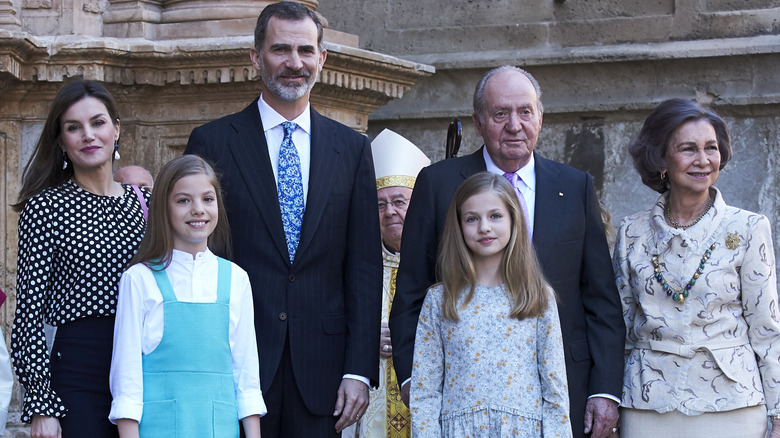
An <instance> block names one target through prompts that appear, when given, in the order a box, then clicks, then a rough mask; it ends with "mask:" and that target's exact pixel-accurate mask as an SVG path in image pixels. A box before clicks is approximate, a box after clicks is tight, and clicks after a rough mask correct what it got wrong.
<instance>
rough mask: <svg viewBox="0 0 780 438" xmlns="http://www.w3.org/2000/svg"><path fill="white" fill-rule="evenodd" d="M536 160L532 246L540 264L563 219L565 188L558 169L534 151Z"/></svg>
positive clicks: (554, 239) (553, 242) (553, 241)
mask: <svg viewBox="0 0 780 438" xmlns="http://www.w3.org/2000/svg"><path fill="white" fill-rule="evenodd" d="M534 160H535V162H536V168H535V171H536V201H535V202H536V206H535V213H534V237H533V241H534V247H535V248H536V255H537V257H538V258H539V261H540V263H541V264H542V266H544V265H545V263H544V261H543V260H544V259H545V258H546V256H547V253H548V252H549V251H548V250H549V249H550V248H552V245H554V244H555V241H556V238H557V232H556V230H558V229H560V227H561V225H560V224H561V221H562V220H563V216H564V215H563V214H562V213H563V211H564V209H563V205H564V203H565V198H566V195H567V193H566V189H565V188H564V187H563V186H562V184H561V182H560V181H559V180H558V173H559V172H558V170H557V169H556V168H555V167H554V166H550V163H549V161H548V160H546V159H544V158H542V157H540V156H539V155H538V154H536V153H534Z"/></svg>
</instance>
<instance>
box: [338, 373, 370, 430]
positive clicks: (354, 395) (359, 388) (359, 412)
mask: <svg viewBox="0 0 780 438" xmlns="http://www.w3.org/2000/svg"><path fill="white" fill-rule="evenodd" d="M367 408H368V386H367V385H366V384H365V383H363V382H361V381H360V380H355V379H349V378H345V379H341V385H340V386H339V392H338V396H337V397H336V410H335V411H333V416H334V417H338V416H341V417H340V418H339V420H338V421H337V422H336V433H341V431H342V430H344V429H346V428H347V427H349V426H351V425H352V424H354V423H356V422H357V421H358V420H359V419H360V417H361V416H363V414H364V413H365V412H366V409H367Z"/></svg>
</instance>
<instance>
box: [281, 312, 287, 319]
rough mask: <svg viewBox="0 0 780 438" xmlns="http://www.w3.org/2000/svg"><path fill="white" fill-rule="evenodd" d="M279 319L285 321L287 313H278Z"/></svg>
mask: <svg viewBox="0 0 780 438" xmlns="http://www.w3.org/2000/svg"><path fill="white" fill-rule="evenodd" d="M279 319H281V320H282V321H285V320H287V314H286V313H284V312H282V313H280V314H279Z"/></svg>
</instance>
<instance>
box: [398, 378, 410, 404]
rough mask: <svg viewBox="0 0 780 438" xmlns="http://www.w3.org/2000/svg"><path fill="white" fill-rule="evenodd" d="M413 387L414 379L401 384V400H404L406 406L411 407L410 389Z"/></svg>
mask: <svg viewBox="0 0 780 438" xmlns="http://www.w3.org/2000/svg"><path fill="white" fill-rule="evenodd" d="M411 388H412V381H411V380H410V381H408V382H406V383H404V384H403V386H401V401H403V402H404V404H405V405H406V407H407V408H408V407H409V390H410V389H411Z"/></svg>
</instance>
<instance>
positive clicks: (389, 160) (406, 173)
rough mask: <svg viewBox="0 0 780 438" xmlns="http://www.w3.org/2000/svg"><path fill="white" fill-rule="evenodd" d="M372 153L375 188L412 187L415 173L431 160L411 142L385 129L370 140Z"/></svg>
mask: <svg viewBox="0 0 780 438" xmlns="http://www.w3.org/2000/svg"><path fill="white" fill-rule="evenodd" d="M371 153H372V154H373V155H374V172H375V173H376V189H377V190H379V189H383V188H385V187H397V186H400V187H408V188H410V189H411V188H414V181H415V180H416V179H417V174H418V173H420V170H422V168H423V167H425V166H427V165H429V164H431V160H430V159H429V158H428V157H426V156H425V154H424V153H423V152H422V151H421V150H420V149H418V148H417V146H415V145H414V144H413V143H412V142H410V141H409V140H407V139H405V138H403V137H402V136H400V135H398V134H396V133H395V132H393V131H391V130H389V129H385V130H384V131H382V132H380V133H379V135H377V136H376V138H375V139H374V141H372V142H371Z"/></svg>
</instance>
